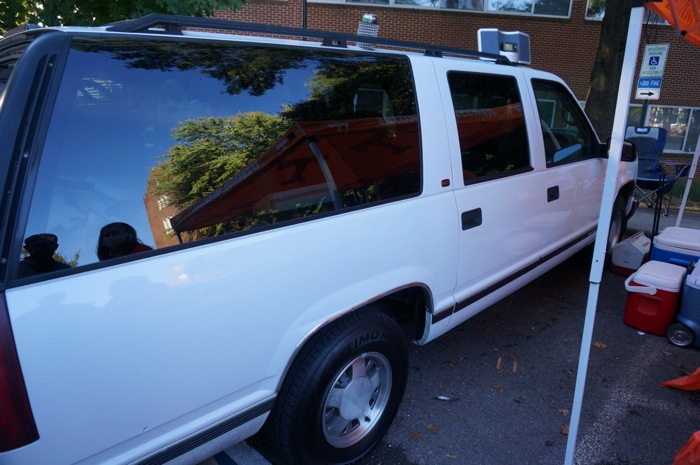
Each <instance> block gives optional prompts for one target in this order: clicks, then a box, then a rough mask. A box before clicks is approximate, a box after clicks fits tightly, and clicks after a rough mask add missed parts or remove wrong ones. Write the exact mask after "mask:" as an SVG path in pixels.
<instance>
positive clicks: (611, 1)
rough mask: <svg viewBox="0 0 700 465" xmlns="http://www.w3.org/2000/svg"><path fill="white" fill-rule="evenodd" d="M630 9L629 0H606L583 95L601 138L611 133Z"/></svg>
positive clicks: (605, 137)
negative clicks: (596, 49)
mask: <svg viewBox="0 0 700 465" xmlns="http://www.w3.org/2000/svg"><path fill="white" fill-rule="evenodd" d="M599 3H600V2H599ZM597 8H598V10H597V11H596V12H597V13H600V5H599V4H598V6H597ZM630 12H631V8H630V3H629V0H605V10H604V14H605V16H604V17H603V21H602V24H601V31H600V41H599V43H598V51H597V53H596V58H595V63H594V64H593V70H592V71H591V85H590V87H589V89H588V97H587V98H586V113H587V114H588V116H589V117H590V119H591V122H592V123H593V126H594V127H595V129H596V131H597V132H598V135H599V136H600V137H601V139H603V140H605V139H607V138H608V137H610V134H611V133H612V126H613V120H614V118H615V106H616V104H617V91H618V88H619V84H620V82H619V80H620V74H621V73H622V62H623V61H624V57H625V46H626V44H627V31H628V27H629V22H630Z"/></svg>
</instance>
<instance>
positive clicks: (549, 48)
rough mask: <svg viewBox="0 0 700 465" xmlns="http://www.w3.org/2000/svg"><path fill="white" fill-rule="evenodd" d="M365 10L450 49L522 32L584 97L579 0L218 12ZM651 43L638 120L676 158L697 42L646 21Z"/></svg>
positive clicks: (686, 123)
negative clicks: (490, 34) (493, 32)
mask: <svg viewBox="0 0 700 465" xmlns="http://www.w3.org/2000/svg"><path fill="white" fill-rule="evenodd" d="M364 13H373V14H376V15H377V17H378V20H379V25H380V29H379V36H380V37H385V38H391V39H400V40H408V41H414V42H425V43H432V44H437V45H443V46H449V47H459V48H468V49H477V31H478V30H479V29H480V28H498V29H500V30H502V31H515V30H517V31H522V32H525V33H527V34H528V35H529V36H530V41H531V54H532V64H531V66H533V67H535V68H539V69H542V70H545V71H550V72H552V73H555V74H557V75H559V76H561V77H562V78H564V80H565V81H566V82H567V83H568V84H569V86H570V87H571V88H572V90H573V91H574V93H575V94H576V96H577V97H578V98H579V99H580V100H581V101H584V100H585V98H586V94H587V92H588V86H589V81H590V74H591V69H592V67H593V62H594V58H595V54H596V50H597V46H598V39H599V36H600V24H601V22H600V20H599V19H595V18H593V15H592V10H590V9H588V6H587V2H586V1H585V0H541V1H538V2H534V1H532V0H372V1H371V3H370V2H364V3H358V2H352V1H346V2H343V1H333V0H308V1H306V2H305V1H304V0H286V1H284V0H248V3H247V4H246V5H244V6H243V7H242V8H241V9H240V10H238V11H235V12H232V11H222V12H220V13H219V14H218V15H217V16H218V17H220V18H225V19H232V20H236V21H247V22H258V23H269V24H275V25H280V26H291V27H303V26H304V22H305V23H306V27H307V28H309V29H320V30H328V31H334V32H345V33H355V32H356V31H357V25H358V21H359V20H360V18H361V17H362V15H363V14H364ZM587 15H588V18H587ZM657 20H658V18H657ZM652 43H653V44H661V43H668V44H670V49H669V53H668V57H667V62H666V69H665V73H664V76H663V86H662V89H661V96H660V99H659V100H651V101H649V102H648V103H649V105H648V108H646V109H645V110H646V115H645V116H644V119H645V120H646V122H647V123H646V124H649V125H654V126H664V127H666V129H668V130H669V140H668V142H667V144H666V153H667V154H669V155H674V156H676V157H683V156H684V155H688V154H689V153H692V151H694V150H695V145H696V142H697V139H698V134H699V133H700V87H699V86H698V85H697V81H696V80H695V79H694V77H693V75H692V74H691V71H692V69H693V68H694V65H695V64H697V63H700V47H697V46H694V45H692V44H691V43H689V42H688V41H686V40H684V39H682V38H681V37H679V36H678V35H677V34H676V32H675V31H674V30H673V28H671V27H670V26H669V25H667V24H651V23H647V24H645V26H644V29H643V32H642V38H641V48H640V50H641V51H640V53H639V60H641V58H642V54H643V47H644V45H646V44H652ZM613 46H614V45H613ZM639 67H640V65H639V63H638V64H637V66H636V70H637V71H636V72H637V73H638V72H639ZM635 84H636V76H635ZM633 94H634V90H633ZM642 103H643V102H642V101H641V100H635V99H634V95H633V100H632V101H631V102H630V124H638V123H639V122H640V120H641V119H642V117H641V110H642ZM688 156H689V155H688Z"/></svg>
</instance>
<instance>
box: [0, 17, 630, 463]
mask: <svg viewBox="0 0 700 465" xmlns="http://www.w3.org/2000/svg"><path fill="white" fill-rule="evenodd" d="M156 26H158V27H156ZM181 26H193V27H198V28H200V29H202V28H205V29H243V30H247V32H253V33H263V34H264V35H267V36H272V37H273V38H269V37H268V38H266V37H261V36H259V35H258V36H255V35H229V34H223V33H219V34H214V33H203V32H192V31H187V30H182V28H181ZM281 35H292V36H294V35H296V36H302V35H304V36H309V37H317V38H319V39H323V41H322V42H319V41H314V40H282V39H279V38H275V37H279V36H281ZM353 41H355V42H357V41H359V38H357V37H353V36H342V35H338V34H331V33H326V32H318V31H306V30H295V29H287V28H274V27H271V26H265V27H263V26H258V25H252V24H241V23H228V22H224V21H218V20H201V19H195V18H182V17H167V16H150V17H146V18H142V19H140V20H134V21H127V22H124V23H118V24H115V25H110V26H106V27H102V28H39V29H28V30H24V31H21V32H18V33H16V34H13V35H10V36H8V37H7V38H5V39H4V40H2V41H0V140H2V141H3V143H2V144H0V173H2V176H3V178H2V179H0V182H2V183H3V185H2V186H3V193H2V226H1V227H2V229H1V231H0V253H1V256H0V259H1V261H0V464H3V465H7V464H45V463H51V464H53V465H60V464H73V463H80V464H84V465H87V464H98V463H109V464H127V463H129V464H136V463H138V464H159V463H165V462H169V461H171V460H172V461H173V463H189V462H192V461H196V460H200V459H202V458H204V457H207V456H209V455H213V454H214V453H216V452H217V451H220V450H223V449H224V448H225V447H228V446H229V445H230V444H232V443H234V442H236V441H240V440H243V439H245V438H247V437H249V436H251V435H253V434H255V433H256V432H257V431H258V430H260V429H261V428H262V427H263V425H265V427H266V429H267V431H268V433H269V437H270V440H271V443H272V445H273V446H274V447H275V448H276V450H277V451H278V453H279V457H280V460H281V463H285V464H316V463H324V464H325V463H337V464H340V463H351V462H353V461H355V460H356V459H358V458H360V457H362V456H363V455H364V454H366V453H367V452H368V451H369V450H370V449H371V448H372V447H373V446H374V445H375V444H376V443H377V442H378V441H379V440H380V439H381V437H382V435H383V434H384V433H385V431H386V430H387V428H388V427H389V425H390V423H391V421H392V419H393V417H394V415H395V413H396V411H397V408H398V406H399V403H400V401H401V398H402V395H403V391H404V387H405V385H406V380H407V370H408V355H407V354H408V350H407V345H408V344H409V342H414V343H417V344H425V343H427V342H429V341H431V340H433V339H435V338H437V337H438V336H440V335H441V334H444V333H445V332H446V331H448V330H450V329H451V328H453V327H455V326H457V325H458V324H460V323H462V322H464V321H465V320H467V319H468V318H469V317H471V316H472V315H474V314H476V313H477V312H479V311H481V310H483V309H484V308H486V307H488V306H489V305H491V304H492V303H494V302H496V301H497V300H499V299H501V298H503V297H504V296H506V295H508V294H509V293H511V292H513V291H514V290H516V289H518V288H520V287H521V286H523V285H525V284H527V283H528V282H530V281H532V280H533V279H534V278H536V277H537V276H540V275H542V274H543V273H544V272H545V271H547V270H549V269H551V268H553V267H554V266H556V265H557V264H559V263H561V262H562V261H563V260H565V259H566V258H568V257H570V256H572V255H573V254H575V253H576V252H578V251H580V250H581V249H583V248H584V247H586V246H587V245H589V244H591V243H592V241H593V240H594V234H593V233H594V231H595V229H596V226H597V223H598V212H599V206H600V200H601V194H602V186H603V181H604V177H605V169H606V164H607V162H606V150H607V149H606V146H605V145H604V144H602V143H601V142H600V141H599V140H598V138H597V136H596V135H595V133H594V131H593V129H592V127H591V125H590V123H589V121H588V119H587V118H586V116H585V114H584V112H583V111H582V110H581V108H580V106H579V104H578V102H577V101H576V100H575V98H574V97H573V95H572V94H571V92H570V90H569V89H568V88H567V86H566V85H565V84H564V83H563V82H562V81H561V80H560V79H559V78H557V77H556V76H553V75H551V74H548V73H544V72H540V71H535V70H533V69H529V68H526V67H522V66H515V65H512V64H510V63H509V62H508V60H506V59H504V58H499V57H497V56H492V55H484V54H479V53H476V52H465V51H460V50H440V49H439V48H433V47H427V46H426V47H425V48H424V50H423V51H420V52H415V51H412V52H406V51H400V50H404V49H406V48H414V49H415V48H417V47H418V46H417V45H416V44H407V43H392V42H391V41H388V40H383V39H370V38H365V39H363V40H362V43H364V42H368V43H369V42H372V41H374V42H379V43H383V44H386V45H393V47H392V50H379V49H375V50H367V49H366V48H367V46H366V45H365V46H364V48H363V47H357V46H355V45H352V44H353ZM466 55H470V56H471V58H469V57H466ZM479 58H489V59H490V60H481V59H479ZM493 59H496V61H493ZM625 159H626V161H625V162H623V163H622V167H621V171H620V173H619V176H618V186H617V190H618V193H619V194H618V199H617V202H616V204H615V212H614V215H615V218H614V221H613V226H614V229H615V231H614V234H613V237H619V235H620V234H621V233H622V231H623V229H624V223H625V219H626V217H627V215H629V214H630V213H631V212H632V204H633V198H632V192H633V185H634V173H635V172H636V162H635V161H634V156H633V153H628V154H626V158H625Z"/></svg>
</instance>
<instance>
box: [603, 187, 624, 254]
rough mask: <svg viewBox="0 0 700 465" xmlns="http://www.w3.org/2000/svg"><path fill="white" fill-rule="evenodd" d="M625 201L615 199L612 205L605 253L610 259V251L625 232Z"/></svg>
mask: <svg viewBox="0 0 700 465" xmlns="http://www.w3.org/2000/svg"><path fill="white" fill-rule="evenodd" d="M625 213H626V212H625V199H623V198H622V197H617V198H616V199H615V203H613V209H612V216H611V217H610V230H609V231H608V244H607V248H606V250H607V253H608V257H611V255H610V254H611V253H612V249H613V247H615V245H617V243H618V242H620V241H621V240H622V238H623V236H624V235H625V232H627V216H626V215H625Z"/></svg>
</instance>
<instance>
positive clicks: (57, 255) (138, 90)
mask: <svg viewBox="0 0 700 465" xmlns="http://www.w3.org/2000/svg"><path fill="white" fill-rule="evenodd" d="M43 146H44V149H43V153H42V154H41V161H40V166H39V173H38V179H37V182H36V183H35V185H36V188H35V190H34V193H33V196H32V201H31V208H30V213H29V218H28V222H27V227H26V231H25V235H24V237H25V238H31V239H30V241H29V242H40V239H42V237H43V239H47V238H48V239H49V242H50V243H49V244H48V245H47V244H44V245H43V247H45V248H46V249H54V257H53V258H54V259H55V260H57V261H59V262H65V263H67V264H68V266H71V267H73V266H79V265H83V264H89V263H94V262H97V261H106V260H109V259H111V258H115V257H118V256H122V255H125V254H131V253H136V252H139V253H142V252H147V251H148V250H151V249H157V248H162V247H166V246H169V245H174V244H177V243H179V242H181V241H182V242H187V241H195V240H199V239H204V238H211V237H215V236H220V235H223V234H227V233H244V232H247V231H249V230H251V229H252V228H256V227H260V226H267V227H272V226H279V225H284V224H288V223H289V222H290V221H303V220H304V219H305V218H310V217H314V216H315V215H320V214H333V213H337V212H343V211H347V210H348V209H352V208H361V207H363V206H370V205H373V204H377V203H380V202H385V201H391V200H395V199H399V198H402V197H406V196H411V195H417V194H418V193H419V192H420V186H421V173H420V149H419V127H418V119H417V111H416V101H415V95H414V90H413V84H412V77H411V70H410V66H409V63H408V60H407V59H406V58H405V57H401V56H395V57H379V56H375V55H366V54H354V53H352V52H341V53H338V52H325V51H323V52H319V51H312V50H301V49H291V48H280V47H265V46H260V45H254V46H252V45H251V46H248V45H241V44H237V45H236V44H234V45H232V44H225V43H208V44H201V43H175V42H166V41H150V42H149V41H143V40H139V41H133V40H129V39H115V40H108V41H105V40H100V41H94V40H90V39H77V40H75V41H74V43H73V45H72V49H71V51H70V54H69V56H68V60H67V64H66V69H65V72H64V74H63V77H62V80H61V84H60V90H59V95H58V99H57V101H56V105H55V109H54V110H53V113H52V117H51V122H50V126H49V130H48V133H47V136H46V140H45V143H44V145H43ZM42 235H43V236H42ZM28 245H29V248H32V245H31V244H28ZM25 249H27V247H25ZM27 251H28V250H24V251H23V257H21V258H22V261H23V262H25V261H27V260H28V259H29V263H26V264H25V265H27V266H24V265H23V266H22V267H21V270H20V275H26V274H32V273H36V272H45V271H52V270H53V269H54V267H53V266H51V265H40V264H39V265H37V264H36V263H33V262H31V253H30V254H29V257H28V256H27ZM39 253H40V252H36V256H39ZM43 253H44V254H47V253H48V252H45V251H44V252H43ZM34 265H37V266H34ZM42 266H43V269H42ZM63 268H64V267H59V266H56V267H55V269H63ZM22 270H23V271H22Z"/></svg>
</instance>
